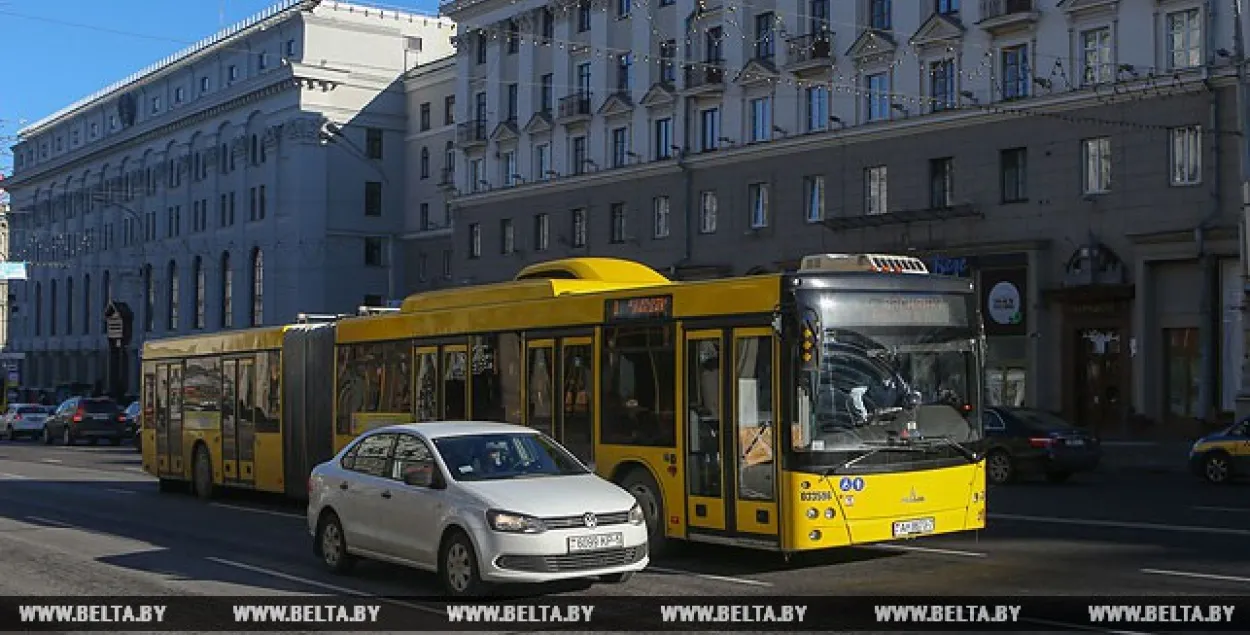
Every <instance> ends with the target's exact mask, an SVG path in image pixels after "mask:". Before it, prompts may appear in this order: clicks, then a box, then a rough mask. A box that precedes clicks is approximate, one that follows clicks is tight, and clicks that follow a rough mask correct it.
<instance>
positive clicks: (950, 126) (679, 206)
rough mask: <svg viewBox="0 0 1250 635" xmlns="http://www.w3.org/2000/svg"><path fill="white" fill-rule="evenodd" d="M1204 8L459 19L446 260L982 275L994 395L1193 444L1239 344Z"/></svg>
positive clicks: (874, 2)
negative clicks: (808, 259) (896, 269)
mask: <svg viewBox="0 0 1250 635" xmlns="http://www.w3.org/2000/svg"><path fill="white" fill-rule="evenodd" d="M1216 4H1217V3H1204V2H1201V1H1198V0H1158V1H1153V2H1118V1H1116V0H1059V1H1056V0H981V1H980V2H969V1H967V0H965V1H964V2H962V3H961V2H957V1H954V0H924V1H922V2H890V1H889V0H854V1H851V2H835V1H831V0H802V1H799V0H785V1H777V2H769V1H767V0H763V1H759V2H750V3H747V4H743V5H737V6H734V7H729V5H721V6H717V5H713V4H709V3H703V2H697V1H696V0H664V1H660V2H651V3H636V2H629V1H628V0H622V1H621V2H601V1H599V0H590V1H582V2H580V3H578V2H575V3H571V4H568V3H566V4H551V5H548V4H543V3H542V2H541V1H539V0H530V1H528V2H526V1H521V2H502V1H501V0H456V1H454V2H449V3H447V4H445V5H444V6H443V12H444V14H445V15H447V16H448V17H450V18H452V19H454V20H455V21H456V22H457V24H458V40H457V43H458V49H459V50H458V61H459V67H458V72H457V81H458V82H459V86H458V91H457V100H458V102H457V103H459V104H461V106H460V107H459V110H460V116H461V117H462V118H463V119H462V123H461V124H459V127H458V132H457V147H458V148H459V150H460V157H461V158H460V165H459V166H458V172H457V178H456V185H457V192H456V194H457V196H456V197H455V199H454V200H453V201H452V207H453V213H454V215H455V225H454V228H455V229H454V231H455V239H454V240H455V243H456V248H457V252H456V253H457V255H458V256H459V257H458V258H457V265H456V266H457V267H458V268H459V270H461V271H462V275H463V276H464V278H466V279H469V280H474V281H489V280H498V279H506V278H508V277H510V276H511V275H512V274H513V273H515V272H516V271H517V270H518V269H519V268H520V267H521V266H523V265H525V264H527V263H529V262H532V261H535V260H543V259H549V258H558V257H566V256H573V255H595V256H624V257H630V258H636V259H640V260H642V261H644V262H646V263H647V264H649V265H651V266H652V267H654V268H656V269H657V270H660V271H662V272H665V273H667V274H669V275H670V276H671V277H674V278H685V279H689V278H697V277H704V276H720V275H730V274H746V273H751V272H755V271H776V270H783V269H786V268H789V267H792V266H794V263H796V262H797V260H798V259H799V258H800V257H801V256H802V255H804V254H809V253H818V252H865V251H889V252H902V253H911V254H915V255H917V256H920V257H922V258H924V259H926V260H927V261H928V262H929V264H930V266H931V268H933V269H935V270H937V271H941V272H945V273H949V274H953V275H962V276H968V277H971V278H973V279H975V280H977V281H978V284H979V287H980V293H981V294H982V297H983V300H984V304H983V308H984V310H985V316H986V331H987V340H988V344H989V352H988V357H989V360H988V366H989V369H988V378H987V383H988V388H989V391H988V392H989V397H990V400H991V402H994V403H1002V404H1022V405H1032V406H1038V407H1043V408H1048V409H1055V410H1062V411H1064V412H1065V413H1066V414H1067V415H1068V416H1069V417H1070V418H1072V419H1074V420H1076V421H1077V422H1078V423H1080V424H1081V425H1087V426H1090V427H1092V428H1095V429H1097V430H1099V431H1101V432H1103V433H1104V434H1109V435H1124V436H1132V437H1148V436H1161V437H1167V436H1183V435H1189V434H1193V433H1194V432H1196V431H1198V430H1201V429H1204V428H1206V427H1209V426H1210V425H1211V423H1210V422H1212V421H1215V420H1219V419H1221V418H1223V417H1226V416H1230V413H1231V411H1232V410H1233V404H1234V398H1235V396H1236V394H1237V392H1238V387H1239V385H1240V377H1241V369H1240V366H1241V360H1242V356H1243V353H1242V351H1243V349H1244V347H1243V346H1242V339H1243V338H1242V335H1241V326H1240V325H1241V317H1240V315H1241V314H1240V307H1241V304H1242V302H1241V288H1242V283H1241V279H1242V276H1241V274H1240V271H1239V269H1238V267H1237V265H1236V262H1237V257H1238V239H1237V236H1238V231H1237V221H1238V217H1239V212H1240V186H1239V183H1238V179H1239V172H1238V161H1239V155H1238V148H1237V145H1238V141H1237V136H1236V135H1237V132H1236V131H1237V130H1238V129H1239V126H1238V113H1237V109H1238V103H1237V96H1236V94H1237V91H1236V85H1235V80H1234V74H1235V71H1234V69H1235V63H1234V62H1235V60H1234V57H1235V53H1232V52H1231V51H1236V50H1237V48H1236V47H1235V46H1234V38H1233V34H1234V32H1236V30H1237V29H1239V28H1242V27H1241V25H1238V24H1236V23H1235V22H1234V16H1233V15H1232V13H1231V11H1227V10H1225V8H1224V7H1223V6H1219V7H1217V6H1216ZM727 7H728V8H727Z"/></svg>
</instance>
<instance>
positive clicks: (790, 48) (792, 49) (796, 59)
mask: <svg viewBox="0 0 1250 635" xmlns="http://www.w3.org/2000/svg"><path fill="white" fill-rule="evenodd" d="M832 54H833V33H831V32H829V31H824V32H821V33H812V34H809V35H800V36H798V37H792V38H790V39H789V40H786V64H804V63H807V62H816V61H828V60H829V59H830V58H831V56H832Z"/></svg>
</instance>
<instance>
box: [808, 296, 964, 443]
mask: <svg viewBox="0 0 1250 635" xmlns="http://www.w3.org/2000/svg"><path fill="white" fill-rule="evenodd" d="M821 322H822V324H823V325H824V326H826V327H827V328H823V329H822V330H821V338H820V347H821V355H820V364H819V366H818V370H811V371H804V372H801V373H800V375H799V387H798V389H799V399H798V402H799V403H798V413H797V414H798V417H797V421H796V426H795V429H794V431H793V432H794V434H793V449H794V450H795V451H796V452H829V451H839V450H852V449H858V448H863V447H865V446H871V445H878V444H881V443H895V442H907V441H920V440H924V439H935V438H940V439H945V440H948V441H953V442H956V443H960V444H962V443H965V442H969V441H976V440H978V439H980V437H981V414H980V399H979V394H980V376H979V370H978V369H979V367H980V365H979V363H978V359H979V357H978V347H977V341H978V332H977V330H975V329H974V328H972V327H971V326H967V325H925V324H913V325H905V324H897V323H896V324H894V325H888V326H854V327H849V326H848V327H842V326H837V322H836V321H832V320H822V321H821Z"/></svg>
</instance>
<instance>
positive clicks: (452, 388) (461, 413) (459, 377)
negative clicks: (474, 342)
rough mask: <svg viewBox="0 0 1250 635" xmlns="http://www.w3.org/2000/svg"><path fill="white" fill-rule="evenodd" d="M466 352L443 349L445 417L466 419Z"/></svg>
mask: <svg viewBox="0 0 1250 635" xmlns="http://www.w3.org/2000/svg"><path fill="white" fill-rule="evenodd" d="M465 365H466V364H465V353H464V351H463V350H460V351H448V350H444V351H443V418H444V419H449V420H457V419H464V418H465V417H466V416H467V415H468V413H467V412H466V411H465V410H466V408H465V406H467V405H468V404H467V403H465V390H466V384H465Z"/></svg>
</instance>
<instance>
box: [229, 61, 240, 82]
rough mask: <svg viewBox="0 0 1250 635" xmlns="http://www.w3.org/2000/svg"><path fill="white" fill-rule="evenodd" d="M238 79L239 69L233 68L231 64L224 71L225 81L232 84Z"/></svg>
mask: <svg viewBox="0 0 1250 635" xmlns="http://www.w3.org/2000/svg"><path fill="white" fill-rule="evenodd" d="M238 78H239V67H238V66H235V65H234V64H231V65H230V66H229V68H227V69H226V79H227V80H229V81H232V82H233V81H234V80H236V79H238Z"/></svg>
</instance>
